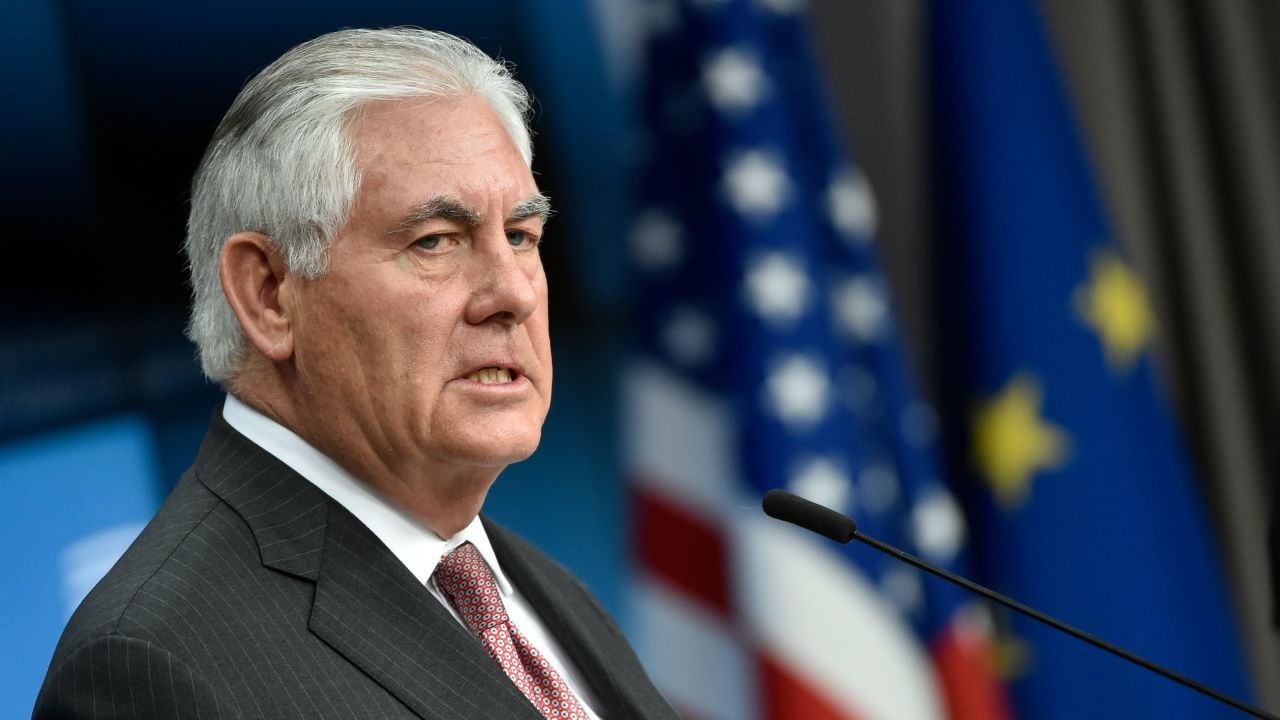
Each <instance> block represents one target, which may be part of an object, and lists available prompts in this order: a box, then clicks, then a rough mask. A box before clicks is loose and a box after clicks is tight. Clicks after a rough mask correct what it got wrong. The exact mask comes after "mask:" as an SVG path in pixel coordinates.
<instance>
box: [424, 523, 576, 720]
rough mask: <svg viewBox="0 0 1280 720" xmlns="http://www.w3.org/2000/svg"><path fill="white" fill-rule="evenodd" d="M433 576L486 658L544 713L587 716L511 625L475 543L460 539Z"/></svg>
mask: <svg viewBox="0 0 1280 720" xmlns="http://www.w3.org/2000/svg"><path fill="white" fill-rule="evenodd" d="M434 577H435V579H436V587H438V588H440V590H441V592H443V593H444V594H445V597H447V598H449V601H450V602H452V603H453V606H454V608H456V609H457V610H458V614H459V615H461V616H462V621H463V622H465V623H466V624H467V627H469V628H471V631H472V632H474V633H475V634H476V636H477V637H479V638H480V641H481V642H483V643H484V646H485V648H486V649H488V651H489V656H490V657H492V658H493V659H494V660H496V661H497V662H498V664H499V665H501V666H502V670H503V671H504V672H506V673H507V677H510V678H511V681H512V682H514V683H515V684H516V687H518V688H520V692H522V693H524V696H525V697H527V698H529V702H531V703H533V706H534V707H536V708H538V712H540V713H542V716H543V717H546V718H556V719H557V720H558V719H559V718H569V719H570V720H587V713H586V711H584V710H583V709H582V706H581V705H579V704H578V699H577V698H576V697H574V695H573V693H572V692H570V691H569V686H568V685H565V682H564V680H562V679H561V678H560V674H559V673H557V672H556V671H555V668H553V667H551V663H549V662H547V659H546V658H544V657H543V656H542V653H540V652H538V651H537V649H536V648H534V647H533V645H532V644H530V643H529V641H528V640H526V639H525V637H524V636H523V635H521V634H520V631H519V630H517V629H516V626H515V625H513V624H511V620H510V619H509V618H508V617H507V609H506V608H505V607H504V606H503V605H502V597H501V596H500V595H499V594H498V585H497V583H495V582H494V579H493V573H492V572H490V570H489V564H488V563H486V562H485V561H484V558H483V557H481V555H480V551H479V550H476V547H475V546H474V545H472V544H471V543H469V542H466V543H463V544H461V545H459V546H458V547H456V548H454V549H453V551H451V552H450V553H449V554H447V555H445V556H444V557H443V558H441V559H440V564H439V565H437V566H436V570H435V574H434Z"/></svg>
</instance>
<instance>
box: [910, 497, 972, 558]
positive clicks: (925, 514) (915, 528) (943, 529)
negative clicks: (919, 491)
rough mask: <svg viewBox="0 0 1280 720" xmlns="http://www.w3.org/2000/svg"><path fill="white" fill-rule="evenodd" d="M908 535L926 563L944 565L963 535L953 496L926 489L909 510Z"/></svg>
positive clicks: (953, 553) (961, 520)
mask: <svg viewBox="0 0 1280 720" xmlns="http://www.w3.org/2000/svg"><path fill="white" fill-rule="evenodd" d="M911 535H912V538H913V539H914V540H915V543H916V547H918V548H920V554H921V555H923V556H924V557H925V558H926V559H928V560H929V561H930V562H934V563H937V564H940V565H945V564H947V563H949V562H951V561H952V560H953V559H955V556H956V553H958V552H960V545H961V543H963V542H964V535H965V525H964V516H963V515H961V514H960V506H959V505H957V504H956V501H955V498H953V497H951V494H950V493H948V492H947V491H945V490H943V489H941V488H934V489H933V490H932V491H930V492H928V493H927V494H926V495H925V497H924V499H922V500H920V501H919V502H918V503H916V506H915V508H913V509H912V511H911Z"/></svg>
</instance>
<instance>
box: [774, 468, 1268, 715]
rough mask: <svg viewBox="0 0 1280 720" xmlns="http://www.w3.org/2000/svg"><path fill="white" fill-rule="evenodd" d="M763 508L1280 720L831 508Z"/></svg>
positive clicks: (799, 502) (783, 503) (802, 504)
mask: <svg viewBox="0 0 1280 720" xmlns="http://www.w3.org/2000/svg"><path fill="white" fill-rule="evenodd" d="M763 508H764V512H765V514H766V515H768V516H769V517H772V518H776V519H778V520H783V521H785V522H789V523H792V524H794V525H799V526H800V527H802V528H804V529H806V530H809V531H811V532H815V533H818V534H819V535H823V536H825V537H829V538H831V539H832V540H835V541H836V542H839V543H847V542H849V541H850V540H858V541H860V542H863V543H866V544H867V545H870V546H871V547H873V548H875V549H877V550H879V551H880V552H882V553H885V554H886V555H892V556H893V557H895V558H897V559H899V560H901V561H902V562H904V563H906V564H908V565H911V566H913V567H917V568H920V569H921V570H924V571H925V572H927V573H929V574H931V575H935V576H937V577H940V578H942V579H943V580H946V581H947V582H950V583H953V584H955V585H959V586H960V587H962V588H964V589H965V590H968V591H969V592H972V593H977V594H978V595H981V596H982V597H984V598H987V599H988V600H991V601H992V602H995V603H999V604H1001V605H1003V606H1005V607H1007V608H1009V609H1010V610H1016V611H1018V612H1020V613H1022V614H1023V615H1026V616H1028V617H1030V618H1033V619H1035V620H1039V621H1040V622H1042V623H1044V624H1045V625H1048V626H1049V627H1051V628H1054V629H1056V630H1059V631H1061V632H1064V633H1067V634H1068V635H1071V636H1072V637H1075V638H1077V639H1079V640H1083V641H1085V642H1087V643H1089V644H1090V645H1093V646H1094V647H1097V648H1101V649H1103V650H1106V651H1107V652H1109V653H1111V654H1112V655H1116V656H1118V657H1122V658H1124V659H1125V660H1128V661H1129V662H1131V663H1134V664H1136V665H1140V666H1142V667H1144V668H1146V669H1147V670H1150V671H1151V672H1154V673H1158V674H1160V675H1163V676H1165V677H1167V678H1169V679H1170V680H1173V681H1174V682H1177V683H1180V684H1182V685H1184V686H1186V687H1189V688H1191V689H1192V690H1196V691H1198V692H1201V693H1203V694H1205V695H1208V696H1209V697H1211V698H1213V699H1214V700H1217V701H1218V702H1222V703H1226V704H1227V705H1230V706H1231V707H1234V708H1235V709H1237V710H1240V711H1243V712H1246V713H1248V714H1250V715H1252V716H1254V717H1257V718H1263V720H1280V718H1278V717H1276V716H1275V715H1272V714H1271V713H1268V712H1266V711H1264V710H1259V709H1258V708H1255V707H1253V706H1251V705H1246V704H1245V703H1243V702H1240V701H1239V700H1236V699H1235V698H1232V697H1230V696H1228V695H1224V694H1222V693H1220V692H1218V691H1217V690H1214V689H1213V688H1211V687H1209V686H1208V685H1204V684H1203V683H1200V682H1197V681H1195V680H1192V679H1191V678H1189V677H1187V676H1185V675H1182V674H1181V673H1176V672H1174V671H1172V670H1169V669H1168V668H1165V667H1163V666H1160V665H1157V664H1155V663H1153V662H1151V661H1150V660H1147V659H1146V658H1144V657H1142V656H1140V655H1136V654H1134V653H1132V652H1129V651H1128V650H1125V649H1124V648H1122V647H1118V646H1116V645H1112V644H1111V643H1109V642H1107V641H1106V640H1103V639H1102V638H1100V637H1097V636H1095V635H1092V634H1090V633H1087V632H1085V631H1083V630H1080V629H1077V628H1075V627H1072V626H1071V625H1068V624H1066V623H1064V622H1062V621H1061V620H1058V619H1057V618H1054V617H1050V616H1049V615H1045V614H1044V613H1042V612H1040V611H1039V610H1036V609H1035V608H1033V607H1031V606H1029V605H1024V604H1022V603H1020V602H1018V601H1017V600H1014V599H1012V598H1009V597H1005V596H1004V595H1001V594H1000V593H998V592H996V591H994V590H989V589H987V588H985V587H983V586H982V585H979V584H978V583H976V582H973V581H972V580H968V579H966V578H963V577H960V576H959V575H956V574H955V573H951V572H947V571H946V570H943V569H942V568H940V567H938V566H936V565H933V564H930V563H928V562H925V561H924V560H921V559H920V558H918V557H916V556H914V555H912V554H910V553H908V552H904V551H902V550H899V549H898V548H896V547H893V546H892V545H889V544H888V543H883V542H880V541H879V540H876V539H875V538H873V537H870V536H869V535H865V534H863V533H862V532H861V531H859V530H858V525H857V523H855V522H854V521H853V518H850V517H849V516H848V515H844V514H841V513H838V512H836V511H835V510H832V509H831V508H828V507H825V506H822V505H819V504H818V503H815V502H812V501H810V500H806V499H804V498H802V497H800V496H799V495H796V494H794V493H789V492H787V491H786V490H777V489H775V490H770V491H769V492H767V493H765V496H764V503H763Z"/></svg>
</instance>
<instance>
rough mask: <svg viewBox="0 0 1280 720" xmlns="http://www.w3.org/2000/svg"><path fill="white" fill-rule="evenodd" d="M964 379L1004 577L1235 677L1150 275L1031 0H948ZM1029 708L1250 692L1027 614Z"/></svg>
mask: <svg viewBox="0 0 1280 720" xmlns="http://www.w3.org/2000/svg"><path fill="white" fill-rule="evenodd" d="M931 23H932V28H931V49H932V63H933V85H934V87H935V88H936V95H935V98H934V103H935V104H934V110H935V113H936V117H937V118H938V126H937V134H936V151H937V153H938V158H939V164H938V178H937V179H938V183H939V189H940V192H939V196H940V197H941V202H940V215H939V224H938V227H939V229H940V235H941V237H940V243H939V247H940V248H941V257H942V260H943V262H942V263H941V267H942V268H944V273H945V279H944V283H945V286H946V288H945V290H944V293H943V295H942V296H943V297H944V298H945V308H944V310H943V320H944V321H945V328H946V330H945V332H946V340H945V343H944V348H945V355H944V357H945V358H946V367H947V371H948V372H949V378H948V382H947V383H945V385H946V387H948V388H949V391H950V392H951V393H952V396H951V398H950V407H951V411H952V416H953V418H955V419H956V420H960V421H962V423H963V424H965V425H966V426H967V429H968V432H967V436H966V437H965V438H963V439H960V440H956V441H955V449H956V451H957V452H956V453H955V457H957V458H963V459H964V460H966V461H968V464H969V465H970V467H971V468H972V469H973V472H972V474H971V476H970V477H971V478H972V482H971V483H970V484H969V485H968V486H967V487H966V488H965V489H964V492H963V493H962V494H963V495H964V498H965V500H966V501H967V504H968V506H969V508H970V510H971V512H972V513H973V514H972V515H971V519H972V525H973V527H974V529H975V537H974V543H975V554H976V556H977V557H976V561H977V562H978V563H979V564H980V566H981V567H982V568H983V569H984V570H985V572H986V574H987V577H988V578H989V579H990V580H991V581H992V582H993V583H994V584H995V585H996V586H997V587H998V589H1000V590H1001V591H1003V592H1006V593H1008V594H1009V595H1011V596H1013V597H1015V598H1018V599H1020V600H1023V601H1024V602H1028V603H1030V604H1032V605H1036V606H1038V607H1040V608H1042V609H1045V610H1046V611H1049V612H1051V613H1053V614H1056V615H1058V616H1060V617H1062V618H1063V619H1065V620H1066V621H1068V622H1070V623H1072V624H1075V625H1078V626H1080V627H1082V628H1084V629H1086V630H1089V631H1092V632H1094V633H1096V634H1098V635H1101V636H1103V637H1105V638H1108V639H1111V640H1112V641H1115V642H1117V643H1119V644H1121V645H1123V646H1125V647H1128V648H1130V649H1133V650H1134V651H1136V652H1138V653H1140V654H1142V655H1144V656H1147V657H1149V658H1151V659H1152V660H1154V661H1156V662H1159V663H1161V664H1164V665H1167V666H1170V667H1171V668H1172V669H1174V670H1177V671H1179V672H1182V673H1184V674H1186V675H1188V676H1190V677H1192V678H1195V679H1198V680H1200V681H1202V682H1205V683H1207V684H1209V685H1212V686H1215V687H1217V688H1219V689H1221V690H1223V691H1225V692H1227V693H1228V694H1230V695H1233V696H1235V697H1239V698H1245V697H1247V695H1248V692H1249V691H1248V683H1247V681H1246V672H1245V668H1244V666H1243V662H1242V653H1241V648H1240V644H1239V637H1238V634H1237V629H1236V627H1235V625H1234V621H1233V616H1232V610H1231V607H1230V604H1229V601H1228V597H1227V593H1226V590H1225V587H1226V586H1225V581H1224V576H1223V572H1222V570H1221V568H1220V567H1219V560H1218V557H1217V555H1216V552H1215V543H1214V534H1213V531H1212V528H1211V526H1210V524H1209V522H1208V520H1207V518H1206V513H1205V511H1204V503H1203V502H1202V498H1201V493H1200V488H1199V487H1198V485H1197V483H1196V480H1195V478H1194V476H1193V472H1192V468H1191V463H1190V461H1189V458H1188V456H1187V453H1186V451H1185V449H1184V445H1183V440H1182V438H1181V436H1180V434H1179V430H1178V428H1177V426H1176V423H1175V422H1174V420H1173V418H1172V417H1171V414H1170V412H1169V408H1168V407H1167V404H1166V400H1165V398H1164V396H1163V395H1162V393H1161V391H1160V389H1159V386H1158V377H1157V373H1156V372H1155V371H1156V368H1155V367H1154V366H1153V362H1152V358H1151V352H1150V351H1151V343H1152V338H1153V335H1154V333H1155V331H1156V327H1155V318H1154V317H1153V314H1152V312H1151V309H1150V307H1149V305H1148V300H1147V295H1146V292H1145V289H1144V286H1143V282H1142V280H1141V278H1140V277H1139V275H1138V274H1137V273H1136V272H1135V270H1134V268H1133V267H1132V265H1131V264H1130V263H1129V262H1128V261H1127V260H1126V259H1125V257H1124V254H1123V252H1122V251H1121V250H1120V249H1119V248H1118V247H1117V245H1116V244H1115V243H1114V242H1113V240H1112V238H1111V236H1110V232H1109V229H1108V227H1107V222H1106V220H1105V218H1104V216H1103V213H1102V210H1101V208H1100V206H1099V201H1098V198H1097V196H1096V191H1095V188H1094V186H1093V182H1092V180H1091V178H1090V173H1089V169H1088V164H1087V162H1086V160H1085V155H1084V152H1083V149H1082V146H1081V143H1080V141H1079V138H1078V137H1077V133H1076V129H1075V127H1074V126H1073V124H1072V120H1071V116H1070V112H1069V110H1068V107H1069V105H1068V103H1067V100H1066V97H1065V93H1064V89H1063V87H1062V84H1061V81H1060V78H1059V77H1058V76H1057V73H1056V72H1055V68H1054V64H1053V60H1052V56H1051V53H1050V50H1049V46H1048V44H1047V41H1046V36H1045V32H1044V28H1043V27H1042V26H1041V23H1040V19H1039V17H1038V16H1037V13H1036V9H1035V4H1034V3H1033V2H1030V1H1029V0H1003V1H999V2H981V3H967V2H961V3H956V2H938V3H934V5H933V8H932V17H931ZM1008 630H1009V631H1010V634H1009V637H1008V639H1007V641H1006V642H1005V644H1004V649H1005V653H1004V658H1005V665H1006V670H1007V672H1008V673H1009V674H1010V679H1011V681H1012V684H1011V686H1010V687H1011V688H1012V690H1013V695H1014V701H1015V706H1016V709H1017V710H1018V714H1019V716H1021V717H1033V718H1045V719H1048V720H1053V719H1054V718H1078V717H1089V718H1130V719H1131V718H1166V717H1179V718H1205V717H1231V718H1234V717H1238V714H1237V713H1236V712H1235V711H1232V710H1230V709H1228V708H1226V707H1225V706H1219V705H1218V704H1216V703H1214V702H1212V701H1210V700H1208V699H1205V698H1202V697H1201V696H1199V695H1197V694H1195V693H1193V692H1192V691H1190V690H1187V689H1185V688H1181V687H1179V686H1177V685H1175V684H1173V683H1171V682H1169V681H1167V680H1165V679H1163V678H1160V677H1158V676H1155V675H1152V674H1150V673H1147V672H1146V671H1144V670H1141V669H1138V668H1135V667H1131V666H1129V665H1127V664H1126V663H1124V662H1122V661H1120V660H1118V659H1115V658H1112V657H1110V656H1108V655H1105V654H1102V653H1100V652H1099V651H1098V650H1096V649H1094V648H1091V647H1089V646H1086V645H1084V644H1082V643H1079V642H1077V641H1075V640H1073V639H1070V638H1066V637H1063V636H1060V635H1058V634H1057V633H1056V632H1054V631H1052V630H1050V629H1048V628H1045V627H1042V626H1039V625H1037V624H1036V623H1033V622H1031V621H1024V619H1023V618H1019V617H1014V618H1010V619H1009V624H1008Z"/></svg>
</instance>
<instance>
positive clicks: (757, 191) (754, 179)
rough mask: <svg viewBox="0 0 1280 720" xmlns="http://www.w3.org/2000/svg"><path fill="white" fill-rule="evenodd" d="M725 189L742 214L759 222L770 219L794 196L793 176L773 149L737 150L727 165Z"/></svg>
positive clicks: (724, 181)
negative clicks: (790, 176) (788, 173)
mask: <svg viewBox="0 0 1280 720" xmlns="http://www.w3.org/2000/svg"><path fill="white" fill-rule="evenodd" d="M723 188H724V193H725V195H726V196H727V197H728V200H729V204H730V205H732V206H733V208H734V209H735V210H737V211H738V212H739V213H740V214H742V215H743V216H745V217H746V218H748V219H749V220H753V221H756V222H761V221H764V220H769V219H771V218H772V217H773V216H775V215H777V214H778V212H779V211H781V210H782V208H783V207H784V206H785V205H786V204H787V202H789V201H790V199H791V193H792V189H791V178H789V177H787V173H786V171H785V170H784V169H783V168H782V164H781V163H780V162H779V161H778V159H777V156H776V155H775V154H773V153H770V152H766V151H763V150H747V151H745V152H741V153H738V154H737V155H736V156H735V157H734V158H733V159H732V160H731V161H730V162H729V164H728V167H726V169H725V173H724V179H723Z"/></svg>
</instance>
